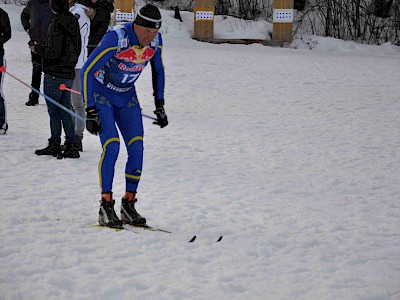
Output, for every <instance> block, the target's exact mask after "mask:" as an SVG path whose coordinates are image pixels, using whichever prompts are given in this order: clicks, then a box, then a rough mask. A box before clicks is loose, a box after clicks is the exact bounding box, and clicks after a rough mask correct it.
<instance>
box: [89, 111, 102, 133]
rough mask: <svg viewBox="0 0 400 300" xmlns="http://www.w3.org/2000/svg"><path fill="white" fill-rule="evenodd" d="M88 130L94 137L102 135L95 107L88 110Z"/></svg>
mask: <svg viewBox="0 0 400 300" xmlns="http://www.w3.org/2000/svg"><path fill="white" fill-rule="evenodd" d="M86 129H87V130H88V131H89V132H90V133H91V134H94V135H97V134H99V133H101V123H100V118H99V114H98V112H97V109H96V107H95V106H91V107H88V108H87V109H86Z"/></svg>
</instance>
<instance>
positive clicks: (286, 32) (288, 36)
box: [272, 0, 294, 43]
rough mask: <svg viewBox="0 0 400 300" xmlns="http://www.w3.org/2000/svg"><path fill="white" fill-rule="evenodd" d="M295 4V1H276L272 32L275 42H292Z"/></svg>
mask: <svg viewBox="0 0 400 300" xmlns="http://www.w3.org/2000/svg"><path fill="white" fill-rule="evenodd" d="M293 4H294V0H274V12H273V32H272V39H273V40H274V41H283V42H289V43H290V42H292V40H293V34H292V29H293V16H294V15H293V14H294V11H293Z"/></svg>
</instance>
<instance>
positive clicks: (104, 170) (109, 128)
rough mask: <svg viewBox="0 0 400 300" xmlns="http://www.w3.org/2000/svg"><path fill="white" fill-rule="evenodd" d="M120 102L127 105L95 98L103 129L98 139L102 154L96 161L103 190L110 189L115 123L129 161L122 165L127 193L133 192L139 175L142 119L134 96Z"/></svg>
mask: <svg viewBox="0 0 400 300" xmlns="http://www.w3.org/2000/svg"><path fill="white" fill-rule="evenodd" d="M97 96H99V95H97ZM121 100H122V99H121ZM121 102H122V103H124V102H125V103H126V105H124V106H123V107H118V106H116V105H113V104H112V103H110V101H108V100H107V99H106V98H105V97H104V96H103V95H101V97H99V98H98V99H97V101H96V107H97V109H98V110H99V116H100V122H101V129H102V131H101V133H100V141H101V145H102V147H103V153H102V154H101V158H100V162H99V179H100V188H101V192H102V193H108V192H112V183H113V179H114V168H115V163H116V161H117V158H118V153H119V148H120V139H119V134H118V130H117V126H118V128H119V130H120V132H121V134H122V137H123V139H124V142H125V146H126V149H127V152H128V161H127V163H126V168H125V182H126V191H127V192H136V190H137V187H138V184H139V181H140V176H141V174H142V166H143V122H142V113H141V109H140V105H139V103H138V101H137V100H136V98H132V100H131V101H121Z"/></svg>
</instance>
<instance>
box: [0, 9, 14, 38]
mask: <svg viewBox="0 0 400 300" xmlns="http://www.w3.org/2000/svg"><path fill="white" fill-rule="evenodd" d="M0 19H1V20H0V28H1V32H0V45H4V44H5V43H6V42H7V41H8V40H9V39H10V38H11V25H10V18H9V17H8V14H7V13H6V12H2V16H1V18H0Z"/></svg>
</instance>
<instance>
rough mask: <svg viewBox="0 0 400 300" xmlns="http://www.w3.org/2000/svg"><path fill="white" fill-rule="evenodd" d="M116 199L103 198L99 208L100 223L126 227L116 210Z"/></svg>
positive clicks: (108, 225) (112, 226)
mask: <svg viewBox="0 0 400 300" xmlns="http://www.w3.org/2000/svg"><path fill="white" fill-rule="evenodd" d="M114 204H115V200H114V199H111V201H106V199H104V198H101V201H100V210H99V224H100V225H102V226H107V227H111V228H124V227H123V226H122V222H121V220H120V219H119V218H118V216H117V214H116V213H115V210H114Z"/></svg>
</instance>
